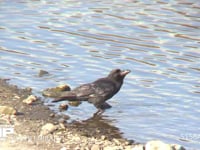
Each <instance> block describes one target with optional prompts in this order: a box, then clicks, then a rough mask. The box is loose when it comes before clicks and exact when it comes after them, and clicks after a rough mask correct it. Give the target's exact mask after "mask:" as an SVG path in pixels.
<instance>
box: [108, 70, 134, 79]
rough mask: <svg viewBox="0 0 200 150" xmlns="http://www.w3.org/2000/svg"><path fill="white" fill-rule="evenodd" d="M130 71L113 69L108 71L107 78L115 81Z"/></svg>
mask: <svg viewBox="0 0 200 150" xmlns="http://www.w3.org/2000/svg"><path fill="white" fill-rule="evenodd" d="M130 72H131V71H130V70H120V69H114V70H112V71H111V72H110V74H109V75H108V78H110V79H112V80H115V81H123V79H124V77H125V76H126V75H127V74H128V73H130Z"/></svg>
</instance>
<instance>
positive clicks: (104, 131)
mask: <svg viewBox="0 0 200 150" xmlns="http://www.w3.org/2000/svg"><path fill="white" fill-rule="evenodd" d="M113 121H114V120H110V119H108V118H106V116H102V115H101V114H94V115H93V116H92V117H91V118H89V119H86V120H83V121H81V122H77V121H74V122H72V123H71V125H72V127H74V129H76V130H77V131H78V132H79V133H80V134H81V135H84V136H88V137H96V138H101V137H102V135H103V136H104V137H106V138H107V139H113V138H122V133H121V132H120V130H119V128H117V127H115V126H114V125H112V122H113Z"/></svg>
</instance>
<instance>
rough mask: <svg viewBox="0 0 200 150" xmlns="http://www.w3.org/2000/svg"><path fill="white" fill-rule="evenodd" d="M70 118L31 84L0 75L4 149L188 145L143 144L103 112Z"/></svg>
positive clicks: (169, 147) (167, 149) (170, 148)
mask: <svg viewBox="0 0 200 150" xmlns="http://www.w3.org/2000/svg"><path fill="white" fill-rule="evenodd" d="M68 118H69V116H64V115H62V116H61V115H57V114H56V113H54V112H53V111H51V110H50V109H49V108H48V107H47V106H45V105H44V104H43V102H42V100H41V98H38V97H35V96H34V95H32V92H31V89H30V88H26V89H20V88H18V87H17V86H15V85H10V84H8V82H7V80H3V79H0V129H1V132H0V133H1V134H0V149H1V150H18V149H19V150H25V149H29V150H47V149H48V150H70V149H75V150H184V149H185V148H183V147H182V146H180V145H176V144H166V143H164V142H162V141H149V142H147V143H144V144H142V143H136V142H135V141H133V140H127V139H124V138H123V137H122V136H121V134H120V131H119V129H118V128H115V127H113V126H111V125H109V124H108V123H107V121H106V120H105V119H103V118H102V117H101V116H94V117H92V118H90V119H88V120H85V121H82V122H73V123H67V122H66V120H67V119H68ZM4 129H7V130H5V131H4ZM9 132H10V133H11V132H12V134H10V133H9ZM8 133H9V134H8Z"/></svg>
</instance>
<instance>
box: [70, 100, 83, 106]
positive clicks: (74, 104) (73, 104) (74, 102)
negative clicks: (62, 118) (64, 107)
mask: <svg viewBox="0 0 200 150" xmlns="http://www.w3.org/2000/svg"><path fill="white" fill-rule="evenodd" d="M68 104H69V105H70V106H74V107H77V106H79V105H80V104H81V101H69V102H68Z"/></svg>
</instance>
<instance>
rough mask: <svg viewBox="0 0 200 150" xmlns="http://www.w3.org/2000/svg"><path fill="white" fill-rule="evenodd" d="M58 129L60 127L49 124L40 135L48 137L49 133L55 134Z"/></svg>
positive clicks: (43, 127) (42, 129)
mask: <svg viewBox="0 0 200 150" xmlns="http://www.w3.org/2000/svg"><path fill="white" fill-rule="evenodd" d="M57 129H58V127H57V126H56V125H54V124H52V123H47V124H45V125H44V126H42V128H41V131H40V135H42V136H44V135H47V134H49V133H52V132H54V131H55V130H57Z"/></svg>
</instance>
